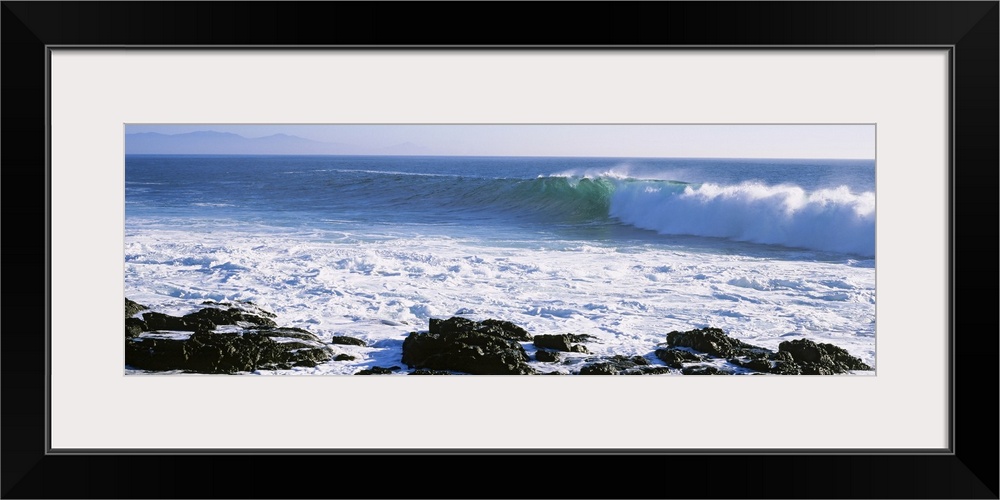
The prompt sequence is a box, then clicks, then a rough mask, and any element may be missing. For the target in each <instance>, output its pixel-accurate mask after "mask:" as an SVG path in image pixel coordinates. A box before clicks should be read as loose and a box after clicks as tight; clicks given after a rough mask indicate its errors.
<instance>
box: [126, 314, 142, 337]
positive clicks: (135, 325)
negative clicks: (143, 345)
mask: <svg viewBox="0 0 1000 500" xmlns="http://www.w3.org/2000/svg"><path fill="white" fill-rule="evenodd" d="M144 331H146V322H144V321H143V320H141V319H139V318H125V337H126V338H132V337H138V336H139V334H140V333H142V332H144Z"/></svg>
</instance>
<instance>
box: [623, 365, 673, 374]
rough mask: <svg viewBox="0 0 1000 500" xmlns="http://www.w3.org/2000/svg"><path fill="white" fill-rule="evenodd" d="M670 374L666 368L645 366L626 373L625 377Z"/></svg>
mask: <svg viewBox="0 0 1000 500" xmlns="http://www.w3.org/2000/svg"><path fill="white" fill-rule="evenodd" d="M667 373H670V368H667V367H666V366H643V367H642V368H639V369H636V370H630V371H626V372H625V375H663V374H667Z"/></svg>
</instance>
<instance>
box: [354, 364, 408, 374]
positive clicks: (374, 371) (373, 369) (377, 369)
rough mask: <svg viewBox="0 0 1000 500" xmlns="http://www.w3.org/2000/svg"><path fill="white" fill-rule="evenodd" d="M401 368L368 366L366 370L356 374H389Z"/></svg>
mask: <svg viewBox="0 0 1000 500" xmlns="http://www.w3.org/2000/svg"><path fill="white" fill-rule="evenodd" d="M399 369H400V368H399V367H398V366H390V367H382V366H373V367H371V368H366V369H364V370H361V371H359V372H358V373H355V375H389V374H391V373H392V372H394V371H398V370H399Z"/></svg>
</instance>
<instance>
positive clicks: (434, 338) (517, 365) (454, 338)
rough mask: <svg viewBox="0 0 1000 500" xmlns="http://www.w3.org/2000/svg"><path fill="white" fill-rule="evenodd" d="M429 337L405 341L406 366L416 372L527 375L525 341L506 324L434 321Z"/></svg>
mask: <svg viewBox="0 0 1000 500" xmlns="http://www.w3.org/2000/svg"><path fill="white" fill-rule="evenodd" d="M429 329H430V331H429V332H427V333H417V332H413V333H410V335H409V336H408V337H406V340H404V341H403V363H405V364H407V365H409V366H410V367H412V368H428V369H431V370H454V371H459V372H465V373H471V374H475V375H527V374H531V373H534V370H532V369H531V367H529V366H528V365H527V362H528V355H527V353H525V351H524V348H523V347H521V344H520V343H518V342H517V340H515V339H513V338H511V337H512V336H517V337H518V338H521V337H523V335H521V334H520V333H518V332H517V330H514V329H512V328H509V326H507V325H506V324H505V322H500V321H492V322H490V323H486V322H482V323H477V322H475V321H471V320H468V319H465V318H460V317H453V318H451V319H448V320H439V319H433V318H432V319H431V320H430V328H429Z"/></svg>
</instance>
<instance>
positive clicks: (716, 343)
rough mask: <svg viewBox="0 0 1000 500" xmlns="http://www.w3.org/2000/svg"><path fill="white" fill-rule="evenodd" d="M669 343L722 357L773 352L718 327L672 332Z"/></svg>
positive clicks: (753, 355) (668, 336) (668, 339)
mask: <svg viewBox="0 0 1000 500" xmlns="http://www.w3.org/2000/svg"><path fill="white" fill-rule="evenodd" d="M667 345H669V346H670V347H689V348H691V349H694V350H696V351H701V352H704V353H706V354H711V355H712V356H717V357H720V358H731V357H736V356H745V357H750V358H761V357H767V356H768V355H769V354H770V353H771V351H769V350H767V349H764V348H762V347H757V346H753V345H750V344H747V343H745V342H742V341H739V340H736V339H734V338H732V337H730V336H728V335H726V334H725V333H724V332H723V331H722V330H720V329H718V328H702V329H698V330H690V331H686V332H676V331H675V332H670V333H668V334H667Z"/></svg>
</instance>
